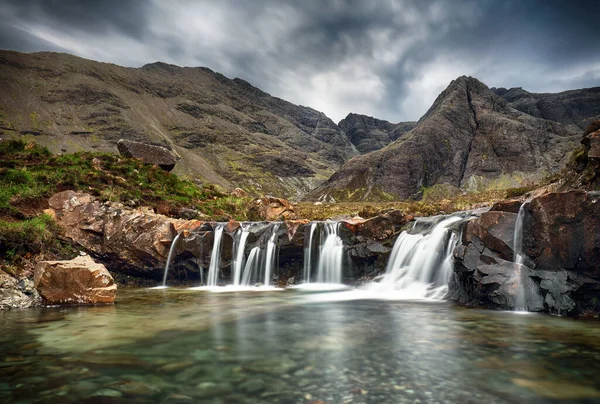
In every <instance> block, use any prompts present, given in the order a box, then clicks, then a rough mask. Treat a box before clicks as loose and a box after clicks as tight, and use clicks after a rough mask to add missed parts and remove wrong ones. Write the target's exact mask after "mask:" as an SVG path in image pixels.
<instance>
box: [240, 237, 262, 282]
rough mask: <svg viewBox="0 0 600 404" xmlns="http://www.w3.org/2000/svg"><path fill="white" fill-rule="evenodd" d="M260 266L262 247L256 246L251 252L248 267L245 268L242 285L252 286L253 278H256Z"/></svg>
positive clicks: (247, 261)
mask: <svg viewBox="0 0 600 404" xmlns="http://www.w3.org/2000/svg"><path fill="white" fill-rule="evenodd" d="M259 266H260V247H258V246H256V247H254V248H253V249H252V250H250V254H248V259H247V260H246V265H245V266H244V275H243V276H242V285H243V286H250V285H251V282H252V278H254V277H255V275H254V271H255V270H256V269H257V268H259Z"/></svg>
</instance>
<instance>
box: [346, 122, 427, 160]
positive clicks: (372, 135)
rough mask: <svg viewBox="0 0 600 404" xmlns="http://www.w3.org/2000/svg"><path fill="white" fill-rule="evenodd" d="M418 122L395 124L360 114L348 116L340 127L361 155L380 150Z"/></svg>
mask: <svg viewBox="0 0 600 404" xmlns="http://www.w3.org/2000/svg"><path fill="white" fill-rule="evenodd" d="M415 125H416V122H400V123H398V124H393V123H390V122H388V121H384V120H382V119H377V118H373V117H372V116H366V115H360V114H352V113H351V114H348V116H346V118H344V119H342V120H341V121H340V122H339V123H338V126H339V127H340V129H341V130H343V131H344V133H345V134H346V136H348V139H350V142H352V144H353V145H354V146H355V147H356V149H357V150H358V151H359V152H360V153H363V154H364V153H368V152H372V151H374V150H379V149H381V148H383V147H385V146H387V145H388V144H390V143H392V142H393V141H395V140H397V139H398V138H400V137H401V136H402V135H404V134H405V133H406V132H408V131H409V130H411V129H412V128H414V127H415Z"/></svg>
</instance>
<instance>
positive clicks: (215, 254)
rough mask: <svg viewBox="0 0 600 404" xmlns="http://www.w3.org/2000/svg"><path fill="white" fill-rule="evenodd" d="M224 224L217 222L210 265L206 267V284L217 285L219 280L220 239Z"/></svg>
mask: <svg viewBox="0 0 600 404" xmlns="http://www.w3.org/2000/svg"><path fill="white" fill-rule="evenodd" d="M224 227H225V225H224V224H218V225H217V227H216V228H215V232H214V241H213V248H212V253H211V255H210V265H209V267H208V279H207V280H206V283H207V285H208V286H217V282H218V280H219V267H220V265H221V240H222V239H223V228H224Z"/></svg>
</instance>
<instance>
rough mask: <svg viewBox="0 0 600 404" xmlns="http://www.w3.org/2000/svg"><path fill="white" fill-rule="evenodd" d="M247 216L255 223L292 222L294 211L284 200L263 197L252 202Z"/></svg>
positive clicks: (294, 215)
mask: <svg viewBox="0 0 600 404" xmlns="http://www.w3.org/2000/svg"><path fill="white" fill-rule="evenodd" d="M248 216H249V217H251V218H252V219H253V220H257V221H260V220H267V221H277V220H294V219H296V210H295V208H294V205H292V204H291V203H290V202H289V201H288V200H286V199H282V198H275V197H273V196H265V197H263V198H259V199H257V200H256V201H254V205H252V207H251V208H250V211H249V212H248Z"/></svg>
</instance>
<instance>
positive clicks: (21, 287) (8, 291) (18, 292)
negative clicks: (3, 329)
mask: <svg viewBox="0 0 600 404" xmlns="http://www.w3.org/2000/svg"><path fill="white" fill-rule="evenodd" d="M32 283H33V282H32V281H31V280H28V279H21V280H18V279H16V278H14V277H12V276H10V275H9V274H7V273H6V272H4V271H2V270H0V310H7V309H25V308H29V307H36V306H40V305H41V303H42V299H41V297H40V295H39V294H38V292H37V290H35V288H33V287H32Z"/></svg>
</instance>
